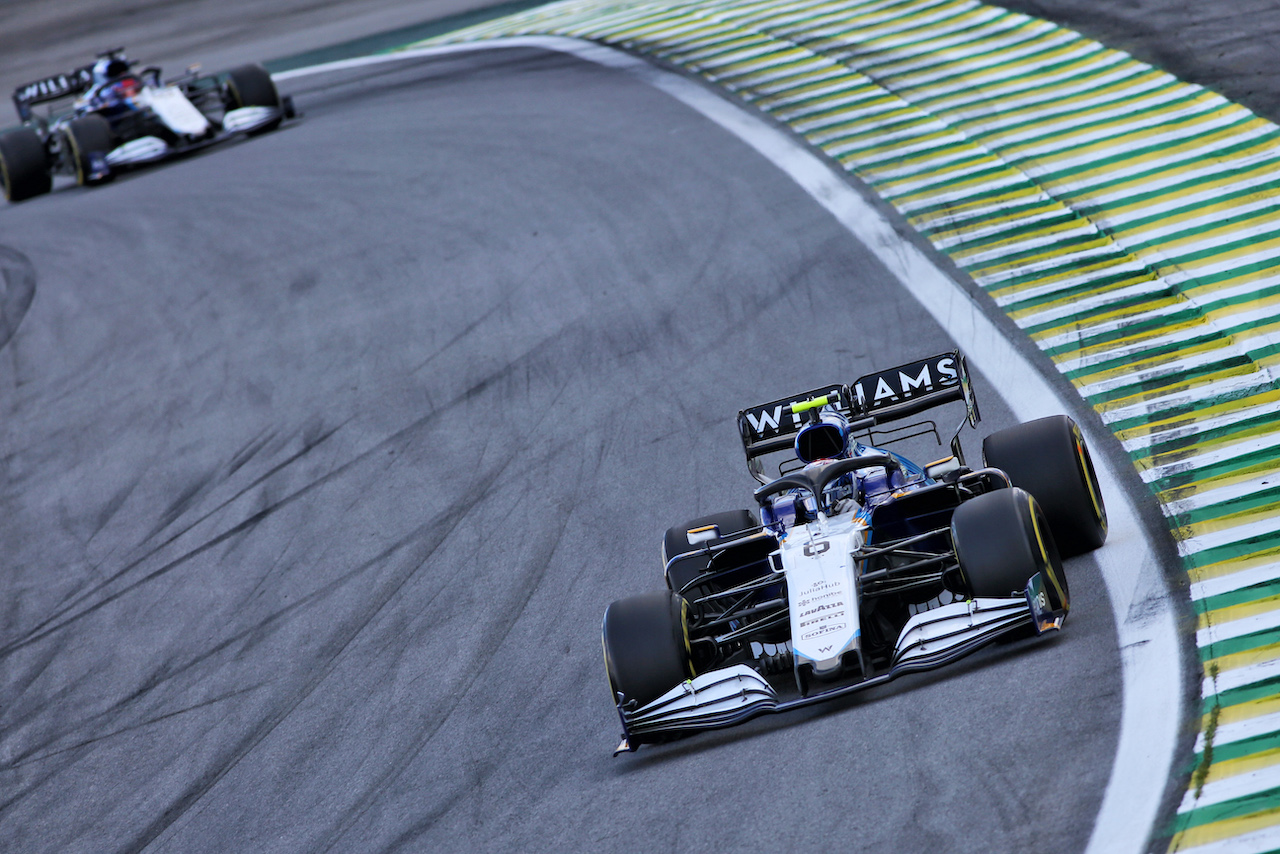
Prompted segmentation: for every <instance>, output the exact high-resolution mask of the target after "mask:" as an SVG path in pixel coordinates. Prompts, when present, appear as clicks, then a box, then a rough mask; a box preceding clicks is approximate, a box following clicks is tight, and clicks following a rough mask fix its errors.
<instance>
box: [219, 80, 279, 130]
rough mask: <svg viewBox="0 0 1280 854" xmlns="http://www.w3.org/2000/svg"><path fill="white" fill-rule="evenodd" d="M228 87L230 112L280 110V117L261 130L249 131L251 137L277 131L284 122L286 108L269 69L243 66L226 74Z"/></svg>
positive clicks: (227, 96) (227, 105)
mask: <svg viewBox="0 0 1280 854" xmlns="http://www.w3.org/2000/svg"><path fill="white" fill-rule="evenodd" d="M226 77H227V85H226V95H225V99H224V101H225V105H226V108H227V109H228V110H238V109H240V108H241V107H274V108H276V109H277V110H280V116H279V117H277V118H276V119H275V120H274V121H271V122H268V123H267V124H265V125H263V126H262V127H260V128H256V129H254V130H252V131H249V133H248V135H249V136H257V135H258V134H260V133H266V132H267V131H271V130H275V129H276V128H278V127H280V122H281V121H283V120H284V106H283V104H282V103H281V101H280V93H279V92H278V91H276V84H275V81H273V80H272V79H271V75H270V74H269V73H268V72H267V69H265V68H263V67H262V66H261V65H257V64H251V65H241V66H238V67H236V68H233V69H231V70H230V71H228V72H227V73H226Z"/></svg>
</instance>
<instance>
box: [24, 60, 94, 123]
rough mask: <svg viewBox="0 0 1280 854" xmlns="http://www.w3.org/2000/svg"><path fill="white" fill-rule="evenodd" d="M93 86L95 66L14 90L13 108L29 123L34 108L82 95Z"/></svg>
mask: <svg viewBox="0 0 1280 854" xmlns="http://www.w3.org/2000/svg"><path fill="white" fill-rule="evenodd" d="M92 85H93V66H92V65H86V66H84V67H83V68H77V69H76V70H75V71H72V72H71V73H69V74H55V75H53V76H52V77H45V78H44V79H42V80H36V81H34V82H32V83H28V84H26V85H25V86H19V87H18V88H17V89H15V90H13V106H14V107H15V108H16V109H17V111H18V118H20V119H21V120H22V121H24V122H29V121H31V108H32V107H34V106H36V105H38V104H47V103H49V102H51V101H59V100H61V99H63V98H71V97H74V96H76V95H82V94H84V93H85V92H87V91H88V90H89V87H90V86H92Z"/></svg>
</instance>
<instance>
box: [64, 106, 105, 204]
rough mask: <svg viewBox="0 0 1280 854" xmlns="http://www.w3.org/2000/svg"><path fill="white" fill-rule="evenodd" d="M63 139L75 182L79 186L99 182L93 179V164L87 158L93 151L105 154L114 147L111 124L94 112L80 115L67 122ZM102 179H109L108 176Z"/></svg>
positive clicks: (99, 181)
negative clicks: (74, 174) (74, 175)
mask: <svg viewBox="0 0 1280 854" xmlns="http://www.w3.org/2000/svg"><path fill="white" fill-rule="evenodd" d="M63 140H64V142H65V143H66V146H67V154H68V156H69V157H70V158H71V164H72V166H74V167H75V173H76V183H77V184H79V185H80V186H81V187H84V186H86V185H89V184H96V183H101V182H102V181H101V180H94V178H93V177H92V176H93V165H92V163H91V162H90V159H89V158H90V156H91V155H93V154H95V153H97V154H104V155H105V154H106V153H107V152H108V151H110V150H111V149H113V148H115V142H114V137H113V135H112V133H111V124H110V123H109V122H108V121H107V120H106V119H104V118H103V117H102V116H99V115H96V114H92V113H91V114H89V115H87V116H81V117H80V118H78V119H72V120H71V121H70V122H68V123H67V127H66V130H65V131H64V132H63ZM102 180H110V177H108V178H106V179H102Z"/></svg>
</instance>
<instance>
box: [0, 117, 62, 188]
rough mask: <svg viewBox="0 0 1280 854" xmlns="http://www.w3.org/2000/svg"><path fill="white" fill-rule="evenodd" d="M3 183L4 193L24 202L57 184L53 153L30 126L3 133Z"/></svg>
mask: <svg viewBox="0 0 1280 854" xmlns="http://www.w3.org/2000/svg"><path fill="white" fill-rule="evenodd" d="M0 183H3V184H4V197H5V198H6V199H8V200H9V201H11V202H20V201H22V200H23V199H29V198H31V197H32V196H38V195H40V194H42V193H47V192H49V190H50V189H51V188H52V187H53V176H52V175H51V174H50V173H49V154H48V152H47V151H45V148H44V142H42V141H41V139H40V135H39V134H38V133H36V132H35V131H34V130H32V129H31V128H28V127H21V128H15V129H14V130H11V131H9V132H8V133H5V134H0Z"/></svg>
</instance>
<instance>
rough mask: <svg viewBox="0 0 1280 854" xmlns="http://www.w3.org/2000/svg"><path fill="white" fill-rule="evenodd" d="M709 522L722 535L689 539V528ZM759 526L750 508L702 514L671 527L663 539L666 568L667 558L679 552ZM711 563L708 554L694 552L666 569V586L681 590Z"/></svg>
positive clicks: (664, 564)
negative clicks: (696, 540) (701, 539)
mask: <svg viewBox="0 0 1280 854" xmlns="http://www.w3.org/2000/svg"><path fill="white" fill-rule="evenodd" d="M708 525H715V526H716V528H718V529H719V532H720V535H719V536H718V537H716V538H714V539H712V540H707V541H704V542H700V543H697V544H694V543H690V542H689V532H690V531H692V530H695V529H697V528H705V527H707V526H708ZM758 527H760V520H759V519H757V518H756V517H755V514H754V513H752V512H751V511H750V510H729V511H726V512H724V513H712V514H711V515H710V516H700V517H699V518H697V519H694V520H693V521H692V522H689V523H687V524H684V525H677V526H675V527H674V528H669V529H668V530H667V533H666V536H664V537H663V538H662V565H663V566H664V567H666V565H667V561H669V560H671V558H673V557H675V556H676V555H679V554H684V553H685V552H692V551H696V550H698V549H701V548H702V547H703V546H706V545H709V544H711V543H718V542H721V541H722V540H727V539H729V538H731V537H732V536H733V535H735V534H737V533H738V532H740V531H746V530H749V529H751V528H758ZM708 563H709V557H708V556H707V555H705V554H697V555H691V556H689V557H687V558H685V559H683V560H680V561H677V562H676V563H675V564H673V565H672V566H671V567H670V568H668V569H667V572H666V576H667V587H669V588H671V589H672V590H675V591H677V592H679V591H680V590H682V589H684V586H685V585H686V584H688V583H689V582H690V581H692V580H693V579H695V578H697V577H698V576H699V575H701V574H702V573H703V572H705V571H706V569H707V566H708Z"/></svg>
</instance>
